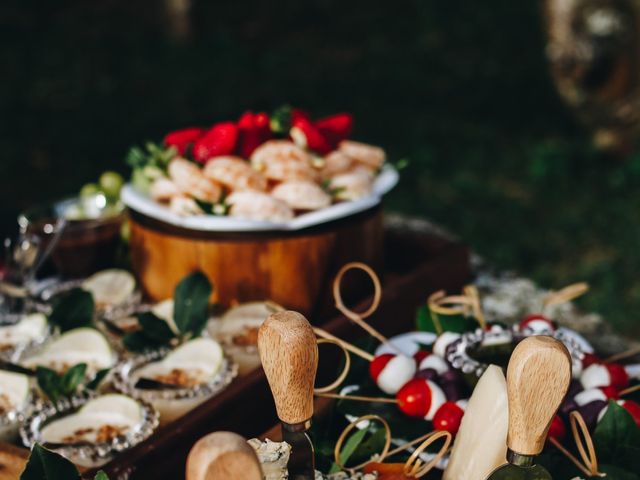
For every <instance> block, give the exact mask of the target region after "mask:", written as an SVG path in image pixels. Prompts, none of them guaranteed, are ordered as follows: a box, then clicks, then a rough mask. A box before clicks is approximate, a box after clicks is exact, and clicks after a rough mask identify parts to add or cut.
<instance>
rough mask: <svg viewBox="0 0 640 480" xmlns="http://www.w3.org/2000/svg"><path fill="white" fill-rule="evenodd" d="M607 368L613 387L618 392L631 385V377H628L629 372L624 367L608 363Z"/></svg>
mask: <svg viewBox="0 0 640 480" xmlns="http://www.w3.org/2000/svg"><path fill="white" fill-rule="evenodd" d="M605 366H606V367H607V370H609V376H610V377H611V385H613V386H614V387H615V388H617V389H618V390H619V389H622V388H624V387H626V386H627V385H629V375H627V371H626V370H625V369H624V367H623V366H622V365H620V364H619V363H607V364H606V365H605Z"/></svg>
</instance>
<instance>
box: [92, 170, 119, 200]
mask: <svg viewBox="0 0 640 480" xmlns="http://www.w3.org/2000/svg"><path fill="white" fill-rule="evenodd" d="M98 183H99V185H100V188H101V189H102V191H103V192H104V194H105V195H106V196H107V197H109V198H118V197H119V196H120V189H121V188H122V185H124V179H123V178H122V175H120V174H119V173H116V172H109V171H107V172H104V173H103V174H102V175H100V180H99V182H98Z"/></svg>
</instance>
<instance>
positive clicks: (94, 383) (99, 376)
mask: <svg viewBox="0 0 640 480" xmlns="http://www.w3.org/2000/svg"><path fill="white" fill-rule="evenodd" d="M109 371H111V369H110V368H103V369H102V370H98V372H97V373H96V375H95V376H94V377H93V379H91V381H90V382H89V383H87V384H86V385H85V388H87V389H89V390H97V389H98V387H100V384H101V383H102V381H103V380H104V379H105V377H106V376H107V375H108V374H109Z"/></svg>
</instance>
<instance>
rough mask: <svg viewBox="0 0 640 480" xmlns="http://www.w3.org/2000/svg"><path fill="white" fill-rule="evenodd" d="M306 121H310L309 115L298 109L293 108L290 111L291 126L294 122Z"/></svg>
mask: <svg viewBox="0 0 640 480" xmlns="http://www.w3.org/2000/svg"><path fill="white" fill-rule="evenodd" d="M300 119H302V120H308V121H311V115H309V114H308V113H307V112H305V111H304V110H302V109H300V108H294V109H292V110H291V124H293V122H295V121H296V120H300Z"/></svg>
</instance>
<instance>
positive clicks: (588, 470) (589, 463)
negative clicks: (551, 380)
mask: <svg viewBox="0 0 640 480" xmlns="http://www.w3.org/2000/svg"><path fill="white" fill-rule="evenodd" d="M569 421H570V423H571V433H572V435H573V439H574V441H575V442H576V446H577V447H578V452H579V453H580V456H581V457H582V462H581V461H580V460H579V459H578V458H576V457H575V455H573V454H572V453H571V452H570V451H569V450H567V449H566V448H565V447H564V446H563V445H562V444H561V443H560V442H559V441H558V440H556V439H555V438H553V437H549V441H550V442H551V444H552V445H553V446H555V447H556V448H557V449H558V450H560V452H562V454H563V455H564V456H565V457H567V458H568V459H569V460H570V461H571V463H573V464H574V465H575V466H576V467H578V469H580V471H581V472H582V473H584V474H585V475H586V476H587V477H589V478H591V477H603V476H604V474H602V473H600V472H599V471H598V458H597V456H596V449H595V447H594V445H593V439H592V438H591V435H590V434H589V429H587V425H586V423H585V422H584V419H583V418H582V415H581V414H580V412H576V411H573V412H571V413H570V414H569ZM578 427H579V428H580V431H578ZM580 433H582V436H581V435H580ZM583 438H584V443H586V445H587V448H586V449H585V447H584V443H583V441H582V439H583Z"/></svg>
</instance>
